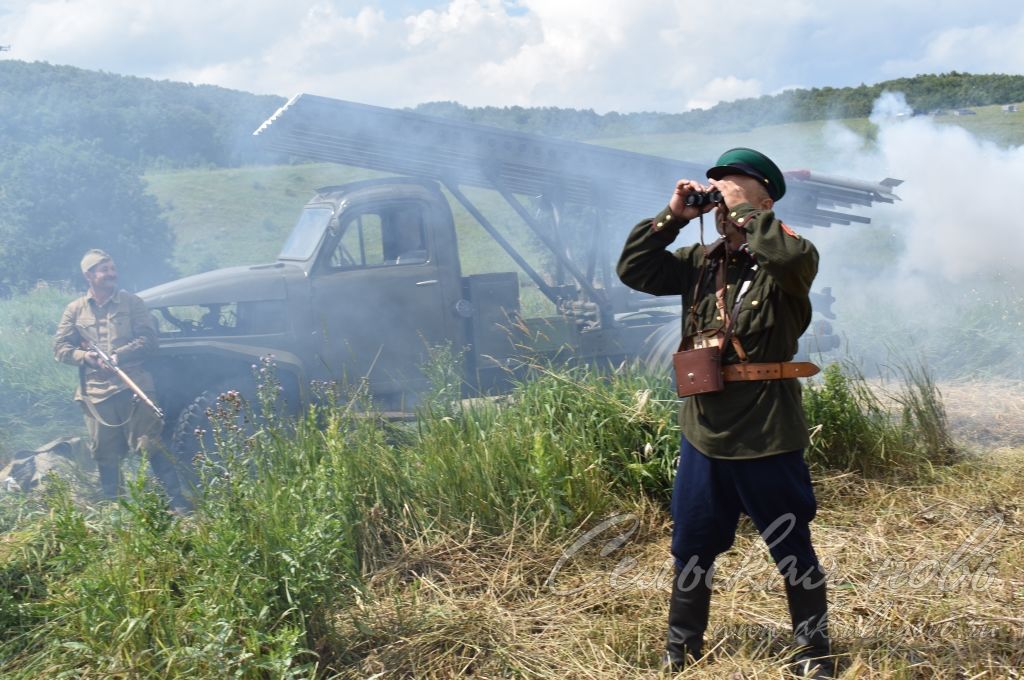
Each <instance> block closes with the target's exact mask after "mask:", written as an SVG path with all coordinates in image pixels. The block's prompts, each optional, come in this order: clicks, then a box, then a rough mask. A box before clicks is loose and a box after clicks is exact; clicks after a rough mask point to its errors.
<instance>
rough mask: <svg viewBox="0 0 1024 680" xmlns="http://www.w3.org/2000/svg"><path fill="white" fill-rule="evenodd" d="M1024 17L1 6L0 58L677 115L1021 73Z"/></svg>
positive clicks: (393, 2)
mask: <svg viewBox="0 0 1024 680" xmlns="http://www.w3.org/2000/svg"><path fill="white" fill-rule="evenodd" d="M408 7H417V8H418V9H415V10H409V9H407V8H408ZM1021 15H1022V11H1021V9H1019V8H1017V7H1015V6H1013V3H1005V2H997V0H978V1H976V2H974V3H971V4H970V5H965V4H964V3H962V2H955V1H954V0H930V1H929V2H925V1H924V0H908V1H907V2H903V3H899V4H897V5H896V6H892V5H891V3H889V2H888V1H887V2H885V3H883V2H882V0H863V2H861V3H858V4H857V5H850V4H848V3H820V2H813V1H812V0H778V1H777V2H774V3H771V4H763V3H762V4H749V5H747V6H745V7H744V8H743V11H742V12H733V13H727V12H725V11H724V10H723V9H722V7H721V6H720V5H713V4H708V3H702V2H697V0H649V1H648V2H633V3H624V2H621V0H436V1H435V2H433V3H431V2H430V0H385V1H383V2H369V1H368V0H317V1H316V2H308V1H306V2H302V1H297V2H293V3H283V2H277V1H274V0H203V1H200V0H178V1H176V2H173V3H155V2H145V1H143V2H139V1H138V0H35V1H33V0H20V1H19V0H13V2H10V0H9V3H8V5H7V7H6V14H3V15H0V17H2V21H0V43H2V44H7V43H10V44H12V46H13V48H14V49H13V51H12V52H11V53H4V54H5V55H6V56H8V57H10V58H18V59H26V60H33V59H39V60H45V61H49V62H51V63H67V64H73V65H76V66H82V67H84V68H96V69H103V70H107V71H113V72H117V73H129V74H133V75H142V76H151V77H156V78H174V79H184V80H190V81H193V82H210V83H214V84H218V85H224V86H228V87H235V88H239V89H244V90H250V91H254V92H273V93H277V94H281V95H290V94H293V93H295V92H299V91H309V92H316V93H318V94H323V95H328V96H336V97H342V98H347V99H354V100H358V101H366V102H371V103H376V104H383V105H392V106H404V105H411V104H415V103H418V102H421V101H425V100H433V99H454V100H458V101H461V102H464V103H467V104H477V105H479V104H496V105H508V104H523V105H555V106H573V107H579V108H594V109H597V110H599V111H606V110H620V111H635V110H660V111H678V110H681V109H684V108H687V107H694V106H702V107H706V106H710V105H712V104H714V103H715V102H717V101H720V100H727V99H735V98H738V97H749V96H758V95H760V94H764V93H770V92H776V91H778V90H780V89H782V88H784V87H793V86H804V87H806V86H811V85H837V86H839V85H844V84H857V83H859V82H875V81H878V80H881V79H882V78H884V77H890V76H894V75H912V74H913V72H916V71H918V70H921V71H924V70H936V69H939V70H948V69H958V70H968V69H972V68H974V69H981V70H1007V69H1017V70H1021V69H1022V68H1024V47H1022V45H1024V39H1022V38H1024V21H1022V19H1021Z"/></svg>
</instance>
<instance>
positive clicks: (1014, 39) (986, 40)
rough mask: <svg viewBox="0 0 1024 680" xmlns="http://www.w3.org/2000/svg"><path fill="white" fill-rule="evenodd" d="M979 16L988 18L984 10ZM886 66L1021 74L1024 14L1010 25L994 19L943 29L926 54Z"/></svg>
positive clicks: (927, 46) (914, 70)
mask: <svg viewBox="0 0 1024 680" xmlns="http://www.w3.org/2000/svg"><path fill="white" fill-rule="evenodd" d="M1021 11H1022V12H1024V10H1021ZM978 18H979V19H986V17H985V15H984V14H983V13H979V16H978ZM883 68H884V69H885V70H886V71H887V72H891V73H897V74H903V73H932V72H942V71H951V70H957V71H970V72H981V73H1020V72H1021V71H1024V16H1020V17H1018V19H1017V21H1016V22H1012V23H1009V24H1006V23H999V22H995V21H992V22H990V23H984V24H981V25H976V26H969V27H955V28H950V29H947V30H943V31H940V32H939V33H938V34H937V35H935V36H934V37H932V38H931V39H930V40H928V41H927V43H926V44H925V47H924V50H923V54H920V55H915V57H913V58H910V59H896V60H892V61H891V62H889V63H887V64H885V65H884V67H883Z"/></svg>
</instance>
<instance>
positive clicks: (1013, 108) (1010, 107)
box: [1003, 104, 1020, 113]
mask: <svg viewBox="0 0 1024 680" xmlns="http://www.w3.org/2000/svg"><path fill="white" fill-rule="evenodd" d="M1019 110H1020V109H1019V108H1018V106H1017V104H1003V113H1017V112H1018V111H1019Z"/></svg>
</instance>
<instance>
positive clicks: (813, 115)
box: [415, 71, 1024, 139]
mask: <svg viewBox="0 0 1024 680" xmlns="http://www.w3.org/2000/svg"><path fill="white" fill-rule="evenodd" d="M883 92H902V93H903V94H904V95H906V99H907V103H908V104H909V105H910V106H912V107H913V108H914V110H915V111H917V112H919V113H928V112H932V111H936V110H942V109H953V108H961V107H967V106H988V105H992V104H1012V103H1017V102H1024V76H1019V75H1007V74H991V75H975V74H970V73H958V72H956V71H952V72H950V73H943V74H928V75H918V76H914V77H913V78H898V79H895V80H887V81H884V82H881V83H876V84H874V85H863V84H862V85H859V86H857V87H815V88H810V89H799V90H787V91H785V92H782V93H779V94H775V95H764V96H761V97H754V98H748V99H737V100H735V101H731V102H722V103H720V104H716V105H715V106H712V107H710V108H708V109H696V110H693V111H684V112H681V113H658V112H638V113H617V112H614V111H612V112H609V113H605V114H599V113H596V112H594V111H593V110H592V109H583V110H579V109H561V108H555V107H531V108H524V107H522V106H505V107H498V106H482V107H467V106H463V105H461V104H458V103H456V102H430V103H426V104H421V105H419V106H417V107H416V109H415V110H416V111H418V112H420V113H425V114H429V115H435V116H442V117H446V118H454V119H456V120H464V121H468V122H473V123H482V124H485V125H495V126H498V127H504V128H510V129H513V130H519V131H522V132H538V133H541V134H547V135H553V136H556V137H569V138H573V139H598V138H601V137H621V136H628V135H637V134H644V133H647V134H651V133H671V132H730V131H742V130H749V129H752V128H755V127H759V126H761V125H775V124H779V123H792V122H802V121H811V120H829V119H839V118H864V117H867V116H868V115H870V114H871V109H872V106H873V105H874V102H875V100H876V99H878V97H879V96H880V95H881V94H882V93H883Z"/></svg>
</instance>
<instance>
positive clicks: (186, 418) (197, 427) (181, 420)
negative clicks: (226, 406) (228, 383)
mask: <svg viewBox="0 0 1024 680" xmlns="http://www.w3.org/2000/svg"><path fill="white" fill-rule="evenodd" d="M219 396H220V395H219V394H217V393H215V392H214V391H213V390H204V391H203V392H201V393H200V394H199V396H197V397H196V398H195V399H193V400H192V402H191V403H190V404H189V405H188V406H186V407H185V408H184V409H182V410H181V413H180V414H178V419H177V420H176V421H175V423H174V430H173V432H172V433H171V452H172V453H173V454H174V456H175V458H177V460H178V461H180V462H181V463H182V464H186V463H187V464H188V465H191V466H195V457H196V455H197V454H198V453H200V452H201V451H203V450H204V449H205V450H206V451H211V450H212V449H213V434H212V427H211V424H210V416H209V415H208V412H209V410H210V409H213V408H216V406H217V398H218V397H219Z"/></svg>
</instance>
